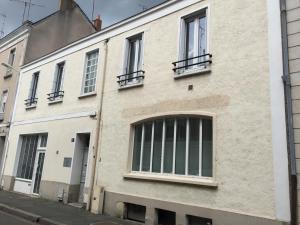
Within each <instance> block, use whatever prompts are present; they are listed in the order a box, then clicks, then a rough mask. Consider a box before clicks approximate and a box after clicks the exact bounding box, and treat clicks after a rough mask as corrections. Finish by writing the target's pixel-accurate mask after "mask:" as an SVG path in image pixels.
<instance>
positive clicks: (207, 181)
mask: <svg viewBox="0 0 300 225" xmlns="http://www.w3.org/2000/svg"><path fill="white" fill-rule="evenodd" d="M123 177H124V179H134V180H148V181H160V182H167V183H179V184H190V185H197V186H206V187H213V188H217V187H218V183H217V182H216V181H214V180H213V179H212V178H205V177H199V178H197V177H183V176H182V177H181V176H175V175H170V176H169V175H160V174H157V175H156V174H146V173H128V174H125V175H123Z"/></svg>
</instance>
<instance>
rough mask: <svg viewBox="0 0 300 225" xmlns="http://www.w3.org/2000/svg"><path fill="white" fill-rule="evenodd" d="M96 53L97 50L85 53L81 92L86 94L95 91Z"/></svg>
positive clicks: (97, 52)
mask: <svg viewBox="0 0 300 225" xmlns="http://www.w3.org/2000/svg"><path fill="white" fill-rule="evenodd" d="M98 55H99V51H98V50H96V51H92V52H89V53H87V54H86V60H85V72H84V79H83V88H82V93H83V94H88V93H91V92H95V91H96V78H97V65H98Z"/></svg>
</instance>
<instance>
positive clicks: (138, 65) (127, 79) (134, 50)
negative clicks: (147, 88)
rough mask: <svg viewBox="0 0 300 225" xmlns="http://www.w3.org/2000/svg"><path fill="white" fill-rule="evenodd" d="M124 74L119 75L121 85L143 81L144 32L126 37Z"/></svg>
mask: <svg viewBox="0 0 300 225" xmlns="http://www.w3.org/2000/svg"><path fill="white" fill-rule="evenodd" d="M124 63H125V66H124V74H123V75H120V76H118V78H119V81H118V82H119V84H120V86H121V87H123V86H126V85H130V84H136V83H140V82H141V81H143V78H144V71H142V63H143V33H141V34H138V35H135V36H133V37H130V38H128V39H126V53H125V60H124Z"/></svg>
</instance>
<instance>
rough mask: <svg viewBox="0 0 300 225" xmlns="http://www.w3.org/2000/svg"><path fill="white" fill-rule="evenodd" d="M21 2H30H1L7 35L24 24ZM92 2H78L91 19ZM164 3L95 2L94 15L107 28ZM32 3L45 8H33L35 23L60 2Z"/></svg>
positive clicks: (148, 0)
mask: <svg viewBox="0 0 300 225" xmlns="http://www.w3.org/2000/svg"><path fill="white" fill-rule="evenodd" d="M19 1H30V0H0V31H1V29H2V23H3V16H1V14H5V15H6V21H5V26H4V33H5V35H6V34H8V33H9V32H11V31H12V30H14V29H15V28H17V27H18V26H20V25H21V23H22V17H23V11H24V4H23V3H20V2H19ZM92 1H93V0H76V2H77V3H78V4H79V5H80V7H81V8H82V9H83V10H84V11H85V12H86V14H87V15H88V17H89V18H91V14H92ZM164 1H165V0H95V13H94V14H95V15H97V14H99V15H101V18H102V20H103V26H104V27H106V26H108V25H111V24H112V23H115V22H118V21H119V20H122V19H124V18H127V17H129V16H131V15H134V14H136V13H138V12H141V11H142V10H143V9H145V8H150V7H152V6H154V5H157V4H159V3H162V2H164ZM31 2H32V3H34V4H38V5H43V7H40V6H32V7H31V9H30V16H29V20H31V21H33V22H34V21H37V20H39V19H41V18H43V17H45V16H47V15H49V14H51V13H53V12H55V11H56V10H57V9H58V6H59V0H31Z"/></svg>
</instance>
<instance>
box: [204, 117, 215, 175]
mask: <svg viewBox="0 0 300 225" xmlns="http://www.w3.org/2000/svg"><path fill="white" fill-rule="evenodd" d="M212 137H213V133H212V121H211V120H209V119H204V120H202V176H204V177H212Z"/></svg>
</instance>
